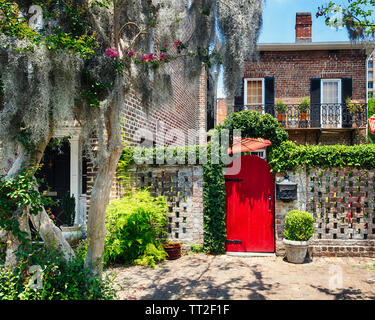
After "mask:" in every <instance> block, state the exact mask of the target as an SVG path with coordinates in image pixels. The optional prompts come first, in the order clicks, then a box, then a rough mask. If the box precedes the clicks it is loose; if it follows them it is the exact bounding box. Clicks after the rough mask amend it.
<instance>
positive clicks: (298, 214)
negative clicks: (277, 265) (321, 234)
mask: <svg viewBox="0 0 375 320" xmlns="http://www.w3.org/2000/svg"><path fill="white" fill-rule="evenodd" d="M313 234H314V217H313V216H312V214H311V213H309V212H305V211H298V210H292V211H290V212H289V213H288V214H287V215H286V217H285V225H284V236H285V239H284V240H283V243H284V246H285V255H286V258H287V260H288V262H291V263H303V262H304V261H305V258H306V254H307V249H308V246H309V240H310V238H311V237H312V236H313Z"/></svg>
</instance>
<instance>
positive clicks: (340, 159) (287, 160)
mask: <svg viewBox="0 0 375 320" xmlns="http://www.w3.org/2000/svg"><path fill="white" fill-rule="evenodd" d="M268 163H269V164H270V166H271V168H272V171H273V172H285V171H288V170H295V169H297V168H299V167H304V166H306V168H307V169H312V168H315V167H316V168H334V167H339V168H343V167H356V168H362V169H372V168H374V167H375V145H372V144H367V145H355V146H345V145H327V146H322V145H296V144H295V143H293V142H291V141H286V142H284V143H282V144H281V145H280V146H279V147H276V148H273V149H272V151H271V152H270V154H269V158H268Z"/></svg>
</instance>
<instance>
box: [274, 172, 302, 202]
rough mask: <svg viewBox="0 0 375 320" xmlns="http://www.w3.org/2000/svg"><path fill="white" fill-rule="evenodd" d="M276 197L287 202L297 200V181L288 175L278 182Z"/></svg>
mask: <svg viewBox="0 0 375 320" xmlns="http://www.w3.org/2000/svg"><path fill="white" fill-rule="evenodd" d="M276 199H277V200H282V201H285V202H289V201H293V200H297V183H295V182H292V181H290V180H289V176H288V175H286V176H285V177H284V179H283V180H282V181H280V182H278V183H276Z"/></svg>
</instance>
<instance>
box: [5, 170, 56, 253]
mask: <svg viewBox="0 0 375 320" xmlns="http://www.w3.org/2000/svg"><path fill="white" fill-rule="evenodd" d="M34 174H35V171H34V170H33V169H23V170H22V171H21V172H20V173H19V174H18V175H17V176H15V177H13V178H10V179H6V177H5V176H4V175H0V228H1V229H4V230H6V231H11V232H12V234H13V235H14V236H15V237H16V238H17V239H18V240H19V241H20V243H21V246H20V247H21V248H22V249H23V250H21V248H19V250H18V253H19V255H21V254H24V255H27V254H28V253H29V251H30V248H31V243H30V239H29V238H28V234H27V233H25V232H23V231H21V229H20V226H19V222H18V220H17V215H15V212H19V213H22V214H23V210H24V208H26V207H27V208H28V212H29V214H32V215H36V214H38V213H39V212H40V211H41V210H42V208H43V207H44V206H48V205H51V204H53V201H52V200H51V199H50V198H48V197H46V196H45V195H44V194H40V193H39V192H38V190H37V189H36V188H37V187H38V183H37V181H36V180H35V178H34Z"/></svg>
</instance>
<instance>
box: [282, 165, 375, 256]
mask: <svg viewBox="0 0 375 320" xmlns="http://www.w3.org/2000/svg"><path fill="white" fill-rule="evenodd" d="M288 175H289V176H290V179H291V180H292V181H295V182H297V183H298V188H297V200H296V201H292V202H282V201H279V200H277V201H276V204H275V211H276V215H275V218H276V219H275V229H276V253H277V254H278V255H282V254H284V246H283V243H282V239H283V231H284V219H285V215H286V214H287V213H288V212H289V211H290V210H293V209H297V210H303V211H308V212H310V213H312V214H313V215H314V220H315V224H314V227H315V233H314V236H313V239H311V254H312V255H316V256H363V257H375V171H373V170H372V171H371V170H358V169H351V168H334V169H328V170H321V169H313V170H310V172H307V171H306V170H304V169H303V170H300V171H298V172H288ZM281 178H282V175H281V174H277V175H276V181H280V180H281Z"/></svg>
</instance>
